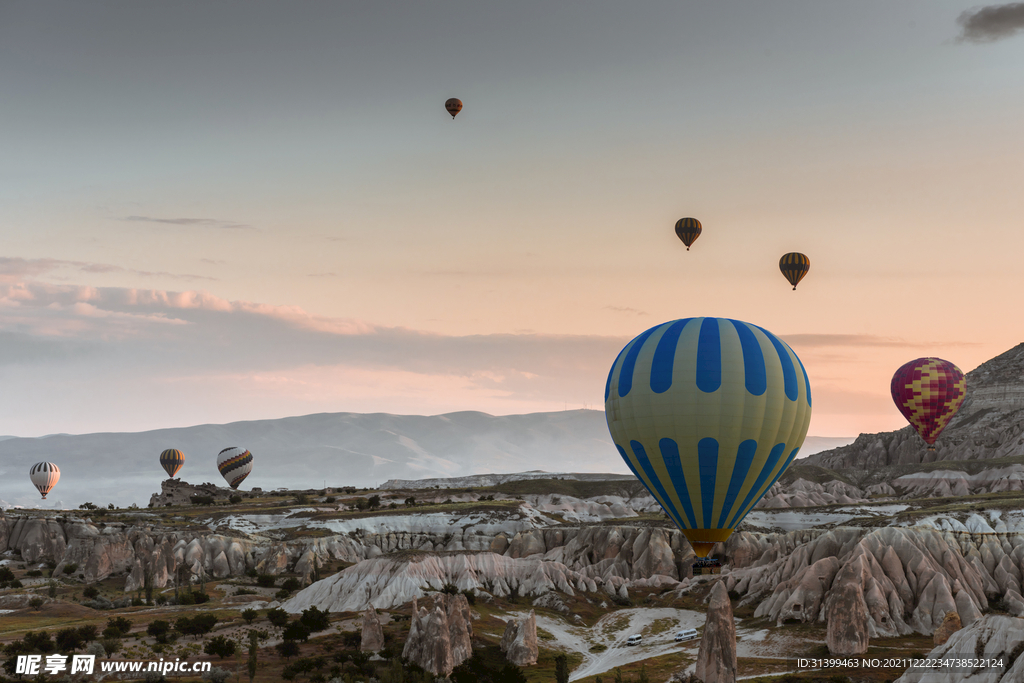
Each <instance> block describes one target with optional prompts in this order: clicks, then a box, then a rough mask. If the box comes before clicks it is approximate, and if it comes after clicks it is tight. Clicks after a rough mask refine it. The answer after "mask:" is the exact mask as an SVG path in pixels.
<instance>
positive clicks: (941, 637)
mask: <svg viewBox="0 0 1024 683" xmlns="http://www.w3.org/2000/svg"><path fill="white" fill-rule="evenodd" d="M963 627H964V626H963V624H962V623H960V615H959V614H957V613H956V612H946V616H945V617H944V618H943V620H942V623H941V624H939V627H938V628H937V629H935V634H934V635H933V636H932V642H934V643H935V644H936V645H944V644H945V642H946V641H947V640H949V637H950V636H951V635H953V634H954V633H956V632H957V631H959V630H960V629H962V628H963Z"/></svg>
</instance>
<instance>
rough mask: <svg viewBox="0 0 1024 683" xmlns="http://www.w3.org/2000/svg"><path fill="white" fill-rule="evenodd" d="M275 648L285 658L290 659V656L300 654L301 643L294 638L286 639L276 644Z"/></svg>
mask: <svg viewBox="0 0 1024 683" xmlns="http://www.w3.org/2000/svg"><path fill="white" fill-rule="evenodd" d="M274 649H275V650H277V654H279V655H281V656H282V657H284V658H285V659H288V658H289V657H296V656H298V654H299V644H298V643H296V642H295V641H294V640H286V641H284V642H281V643H278V644H277V645H275V646H274Z"/></svg>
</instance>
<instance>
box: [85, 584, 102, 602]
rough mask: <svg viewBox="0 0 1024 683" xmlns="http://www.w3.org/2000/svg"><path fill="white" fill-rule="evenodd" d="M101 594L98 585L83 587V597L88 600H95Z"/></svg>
mask: <svg viewBox="0 0 1024 683" xmlns="http://www.w3.org/2000/svg"><path fill="white" fill-rule="evenodd" d="M99 595H100V589H99V588H97V587H96V586H86V587H85V588H83V589H82V597H83V598H85V599H86V600H95V599H96V598H98V597H99Z"/></svg>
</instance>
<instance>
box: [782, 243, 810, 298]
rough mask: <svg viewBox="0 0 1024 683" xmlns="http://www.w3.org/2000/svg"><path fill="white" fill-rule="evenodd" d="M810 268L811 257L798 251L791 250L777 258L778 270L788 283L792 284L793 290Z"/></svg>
mask: <svg viewBox="0 0 1024 683" xmlns="http://www.w3.org/2000/svg"><path fill="white" fill-rule="evenodd" d="M810 269H811V259H809V258H807V257H806V256H805V255H803V254H801V253H800V252H798V251H792V252H790V253H788V254H786V255H785V256H783V257H782V258H780V259H779V270H781V271H782V274H783V275H785V276H786V279H787V280H789V284H791V285H793V289H794V290H795V289H796V285H797V283H798V282H800V281H801V280H803V279H804V275H807V271H809V270H810Z"/></svg>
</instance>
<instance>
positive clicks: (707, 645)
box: [696, 581, 736, 683]
mask: <svg viewBox="0 0 1024 683" xmlns="http://www.w3.org/2000/svg"><path fill="white" fill-rule="evenodd" d="M696 674H697V678H699V679H701V680H702V681H705V683H712V681H713V682H714V683H735V681H736V623H735V622H734V621H733V617H732V602H731V601H730V600H729V592H728V591H727V590H726V588H725V583H723V582H722V581H719V582H717V583H716V584H715V587H714V588H712V589H711V596H710V600H709V601H708V614H707V620H706V621H705V622H704V635H703V636H702V637H701V639H700V649H699V650H698V652H697V670H696Z"/></svg>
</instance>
